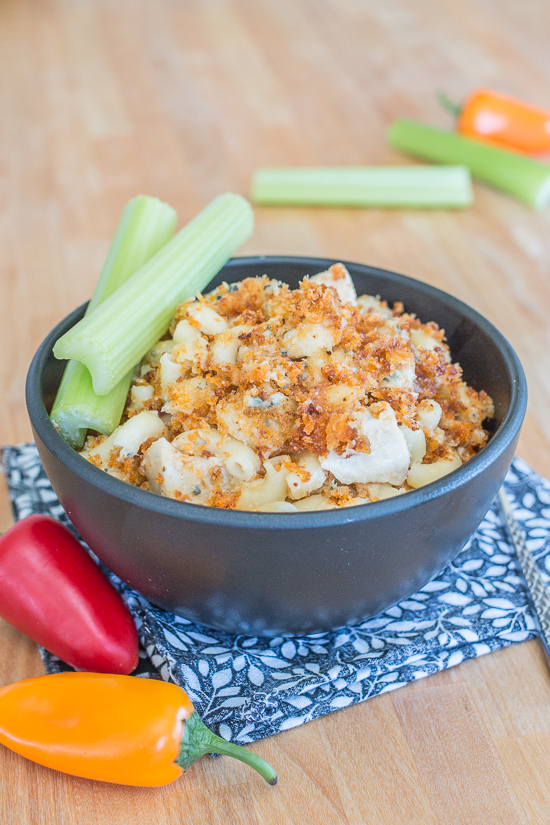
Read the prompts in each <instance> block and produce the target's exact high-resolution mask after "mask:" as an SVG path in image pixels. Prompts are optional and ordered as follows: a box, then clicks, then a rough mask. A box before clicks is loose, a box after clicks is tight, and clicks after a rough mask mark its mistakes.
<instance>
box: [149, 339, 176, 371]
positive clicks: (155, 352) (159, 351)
mask: <svg viewBox="0 0 550 825" xmlns="http://www.w3.org/2000/svg"><path fill="white" fill-rule="evenodd" d="M173 349H174V341H173V340H172V339H169V340H167V341H158V342H157V343H156V344H155V346H154V347H151V349H150V350H149V352H148V353H147V355H146V356H145V358H144V359H143V360H144V361H145V363H146V364H147V365H149V364H157V363H158V362H159V361H160V358H161V356H162V355H164V353H165V352H172V350H173ZM148 368H149V367H148ZM146 372H147V370H146Z"/></svg>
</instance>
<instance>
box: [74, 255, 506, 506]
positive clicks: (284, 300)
mask: <svg viewBox="0 0 550 825" xmlns="http://www.w3.org/2000/svg"><path fill="white" fill-rule="evenodd" d="M492 414H493V406H492V402H491V399H490V398H489V396H488V395H487V394H486V393H485V392H483V391H480V392H476V391H475V390H473V389H472V388H471V387H469V386H468V385H467V384H466V383H465V382H464V381H463V380H462V372H461V369H460V366H459V365H458V364H453V363H452V359H451V355H450V352H449V348H448V346H447V344H446V342H445V338H444V333H443V331H442V330H440V329H439V328H438V327H437V325H436V324H435V323H433V322H428V323H422V322H421V321H420V320H419V319H418V318H416V317H415V316H414V315H409V314H407V313H405V312H404V310H403V307H402V305H401V304H396V305H395V306H394V307H393V308H390V307H389V306H388V305H387V304H386V302H385V301H381V300H380V299H379V298H378V297H376V296H372V295H362V296H359V297H357V295H356V293H355V289H354V286H353V282H352V280H351V278H350V276H349V273H348V272H347V270H346V269H345V267H344V266H343V265H342V264H334V265H333V266H331V267H330V269H329V270H327V271H326V272H322V273H319V274H318V275H314V276H313V277H311V278H306V279H304V281H302V283H301V284H300V287H299V289H296V290H291V289H290V288H289V287H288V286H287V285H286V284H282V283H281V282H279V281H274V280H270V279H269V278H267V277H265V276H264V277H263V278H247V279H246V280H244V281H242V282H240V283H236V284H231V285H228V284H222V286H220V287H218V288H217V289H215V290H214V291H213V292H211V293H209V294H208V295H204V296H202V295H199V296H197V298H196V299H195V300H190V301H186V302H184V303H183V304H181V305H180V306H179V307H178V309H177V312H176V315H175V318H174V320H173V323H172V326H171V327H170V330H169V332H168V333H167V335H166V336H165V338H164V339H163V340H161V341H159V342H158V343H157V344H156V345H155V346H154V347H153V348H152V349H151V351H150V352H149V353H148V354H147V355H146V356H145V358H144V359H143V361H142V363H141V364H140V365H139V366H138V367H137V368H136V372H135V375H134V380H133V382H132V387H131V390H130V395H129V401H128V406H127V407H126V410H125V414H124V418H123V423H122V424H121V426H120V427H118V428H117V429H116V430H115V432H114V433H112V435H110V436H109V437H107V438H106V437H104V436H94V435H90V436H89V437H88V439H87V441H86V444H85V447H84V450H83V451H82V455H83V456H85V457H86V458H87V459H88V460H89V461H91V462H93V463H94V464H95V465H96V466H98V467H100V468H102V469H104V470H106V471H107V472H110V473H112V474H113V475H114V476H115V477H117V478H119V479H122V480H124V481H127V482H130V483H131V484H134V485H137V486H140V487H142V488H144V489H147V490H151V491H153V492H156V493H159V494H160V495H165V496H170V497H172V498H176V499H179V500H181V501H187V502H191V503H194V504H202V505H207V506H214V507H224V508H228V509H241V510H256V511H259V512H272V513H297V512H311V511H313V510H326V509H332V508H337V507H350V506H355V505H358V504H365V503H368V502H370V501H379V500H382V499H386V498H390V497H392V496H396V495H400V494H402V493H405V492H407V491H408V490H412V489H416V488H418V487H421V486H423V485H425V484H429V483H430V482H432V481H435V480H437V479H439V478H441V477H442V476H444V475H445V474H447V473H449V472H451V471H452V470H454V469H456V468H457V467H460V466H461V464H462V463H463V462H464V461H467V460H468V459H469V458H471V457H472V456H473V455H475V453H477V452H478V451H479V450H480V449H481V448H482V447H483V446H484V444H485V443H486V441H487V437H488V436H487V433H486V432H485V430H484V429H483V422H484V420H485V419H486V418H489V417H491V415H492Z"/></svg>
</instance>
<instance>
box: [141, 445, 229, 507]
mask: <svg viewBox="0 0 550 825" xmlns="http://www.w3.org/2000/svg"><path fill="white" fill-rule="evenodd" d="M219 467H220V464H219V461H218V459H217V458H215V457H213V458H200V457H198V456H188V455H183V454H182V453H180V451H179V450H176V448H175V447H174V446H173V445H172V444H170V443H169V442H168V441H167V440H166V439H165V438H159V439H158V440H157V441H155V442H154V443H153V444H151V446H150V447H149V448H148V449H147V450H146V451H145V453H144V456H143V470H144V472H145V475H146V477H147V481H148V482H149V486H150V487H151V489H152V490H153V491H154V492H157V493H160V494H161V495H163V496H170V497H172V498H176V497H178V496H186V497H189V500H190V501H191V502H192V503H193V504H206V502H207V501H208V499H209V498H210V495H211V494H212V491H213V486H212V481H211V478H210V475H211V472H212V470H214V469H219ZM220 482H221V484H222V487H225V488H228V484H227V482H228V479H227V478H226V477H224V476H223V473H222V477H221V479H220V477H219V475H218V477H217V483H218V484H220Z"/></svg>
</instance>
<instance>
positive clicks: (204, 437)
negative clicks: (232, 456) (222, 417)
mask: <svg viewBox="0 0 550 825" xmlns="http://www.w3.org/2000/svg"><path fill="white" fill-rule="evenodd" d="M221 443H222V437H221V434H220V433H219V432H218V431H217V430H213V429H212V428H211V427H208V426H206V427H203V428H201V429H200V430H186V431H185V432H183V433H180V434H179V435H177V436H176V437H175V438H174V440H173V441H172V446H173V447H175V448H176V449H177V450H179V451H180V452H182V453H186V454H187V455H202V453H203V452H204V451H205V450H208V451H210V452H213V453H215V455H218V456H221V455H222V453H221Z"/></svg>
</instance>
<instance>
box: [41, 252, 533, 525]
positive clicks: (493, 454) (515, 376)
mask: <svg viewBox="0 0 550 825" xmlns="http://www.w3.org/2000/svg"><path fill="white" fill-rule="evenodd" d="M264 262H265V263H269V264H270V265H272V264H279V265H285V264H297V263H299V264H306V265H308V266H311V267H312V269H313V268H316V271H317V272H321V271H323V270H324V269H327V268H328V266H330V265H332V264H333V263H343V264H344V266H347V267H351V268H357V267H360V268H362V269H363V270H364V271H365V274H371V275H376V276H379V277H380V276H382V277H387V276H391V280H392V282H393V283H397V284H399V283H402V284H403V285H407V286H409V287H410V286H411V282H412V286H413V287H414V288H416V289H418V290H419V291H420V292H421V293H423V294H425V295H427V296H429V297H432V298H436V299H438V300H439V301H443V303H446V304H447V305H448V306H450V307H451V308H452V309H454V310H455V311H457V312H459V313H460V314H461V315H463V316H464V317H466V318H467V319H469V320H470V321H472V322H474V323H475V324H476V325H477V326H479V327H480V328H481V329H482V330H483V331H484V332H485V333H486V334H487V335H489V336H490V337H491V338H492V339H493V340H494V341H495V343H496V344H497V346H498V348H499V349H500V351H501V352H502V354H503V356H504V359H505V361H506V364H507V366H508V370H509V374H510V379H511V399H510V405H509V407H508V410H507V412H506V415H505V416H504V419H503V421H502V423H501V425H500V427H499V428H498V430H497V431H496V432H495V433H494V435H493V436H492V437H491V439H490V441H489V442H488V444H487V445H486V446H485V447H483V449H482V450H481V451H480V452H479V453H478V454H477V455H475V456H473V457H472V458H471V459H470V460H469V461H467V462H466V463H465V464H463V465H462V466H461V467H458V468H457V469H456V470H453V471H452V472H451V473H449V474H448V475H446V476H443V478H441V479H439V480H437V481H434V482H431V483H430V484H427V485H425V486H424V487H420V488H418V489H416V490H412V491H409V492H407V493H406V494H404V495H399V496H394V497H392V498H389V499H384V500H382V501H375V502H366V503H365V504H364V505H357V506H355V507H343V508H338V509H335V510H322V511H320V512H319V511H306V512H298V513H259V512H255V511H247V510H225V509H221V508H218V507H207V506H204V505H199V504H192V503H191V502H184V501H177V500H175V499H172V498H168V497H165V496H161V495H159V494H157V493H153V492H151V491H149V490H142V489H140V488H139V487H134V486H132V485H131V484H129V483H128V482H125V481H121V480H120V479H117V478H114V477H113V476H111V475H109V474H107V473H105V472H104V471H103V470H100V469H99V468H98V467H95V466H94V465H93V464H91V463H90V462H88V461H85V460H82V458H81V457H80V455H79V454H78V453H77V452H76V451H75V450H74V449H73V448H72V447H70V446H69V445H68V444H67V443H66V442H65V441H64V439H63V438H62V436H61V435H60V434H59V433H58V432H57V430H56V429H55V427H54V426H53V424H52V422H51V420H50V418H49V415H48V413H47V411H46V407H45V404H44V400H43V397H42V392H41V382H42V374H43V370H44V367H45V364H46V361H47V359H48V356H49V353H50V351H51V349H52V347H53V345H54V343H55V341H56V340H57V338H58V337H59V336H60V334H61V332H60V331H61V329H62V328H63V327H66V326H67V323H68V322H70V321H73V318H74V321H73V323H76V319H77V317H78V315H79V313H80V312H81V311H82V309H83V307H85V306H86V304H82V305H81V306H80V307H77V309H75V310H73V312H71V313H69V315H67V316H65V317H64V318H63V319H62V320H61V321H60V322H59V323H58V324H56V326H55V327H54V328H53V329H52V330H51V332H50V333H49V334H48V335H47V336H46V337H45V338H44V340H43V341H42V343H41V344H40V346H39V347H38V349H37V351H36V353H35V355H34V357H33V359H32V362H31V364H30V367H29V370H28V373H27V380H26V387H25V396H26V403H27V410H28V414H29V418H30V420H31V424H32V426H33V428H34V430H35V432H36V434H37V435H38V436H39V438H40V439H41V440H42V442H43V444H44V446H45V447H46V448H47V449H48V450H49V451H50V452H51V453H53V454H54V455H55V456H56V457H57V458H58V460H59V461H60V462H61V463H63V464H65V465H66V466H67V468H68V469H69V470H70V471H72V472H74V473H75V474H76V475H77V476H78V477H80V478H81V479H82V480H83V481H85V482H87V483H89V484H91V485H92V486H94V487H96V488H99V489H100V490H101V491H102V492H104V493H108V494H111V495H113V496H114V497H115V498H118V499H121V500H123V501H124V502H126V503H127V504H130V505H134V506H136V507H139V508H141V509H144V510H148V511H150V512H154V513H158V514H160V515H164V516H169V517H172V518H176V519H179V520H182V521H195V522H200V523H203V524H210V525H212V526H217V527H226V528H228V527H231V528H241V529H242V528H246V529H275V530H289V529H292V530H296V529H304V530H310V529H312V528H321V529H323V528H328V527H338V526H340V525H345V524H348V523H350V522H358V521H365V522H368V521H369V520H371V519H374V518H378V517H385V516H394V515H397V514H398V513H401V512H402V511H404V510H408V509H409V508H412V507H415V506H416V505H419V504H424V503H426V502H428V501H432V500H434V499H438V498H442V497H444V496H446V495H447V494H448V493H450V492H451V491H453V490H456V489H458V488H461V487H463V486H464V485H466V484H467V483H468V482H469V480H470V479H472V478H473V477H475V476H478V475H479V474H480V473H482V472H483V471H484V470H485V469H486V468H487V467H488V466H489V465H490V464H491V463H492V462H493V461H494V460H495V459H496V458H497V457H498V456H500V455H502V454H503V453H504V452H505V451H506V449H507V448H508V447H509V445H510V444H511V443H512V441H513V440H514V438H515V437H516V435H517V434H518V432H519V429H520V428H521V424H522V422H523V418H524V415H525V410H526V405H527V382H526V379H525V375H524V372H523V368H522V366H521V363H520V361H519V358H518V356H517V355H516V353H515V351H514V350H513V348H512V346H511V345H510V344H509V342H508V341H507V340H506V338H505V337H504V336H503V335H502V333H501V332H499V330H498V329H497V328H496V327H495V326H494V325H493V324H492V323H491V322H490V321H488V320H487V319H486V318H485V317H484V316H483V315H481V314H480V313H479V312H477V310H475V309H473V308H472V307H470V306H469V305H468V304H465V303H464V302H463V301H461V300H459V299H458V298H455V297H454V296H453V295H450V294H449V293H448V292H445V291H443V290H441V289H438V288H437V287H434V286H431V285H430V284H427V283H425V282H423V281H419V280H417V279H415V278H412V277H410V276H407V275H401V274H400V273H397V272H393V271H391V270H387V269H383V268H380V267H374V266H370V265H368V264H361V263H357V262H350V261H344V260H342V259H333V258H317V257H309V256H299V255H251V256H240V257H236V258H231V259H230V260H229V261H228V262H227V264H226V265H225V267H224V269H227V268H229V269H233V268H237V267H242V266H247V265H248V266H251V265H253V264H254V265H257V264H261V263H264ZM220 271H221V270H220ZM242 277H246V276H242Z"/></svg>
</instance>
